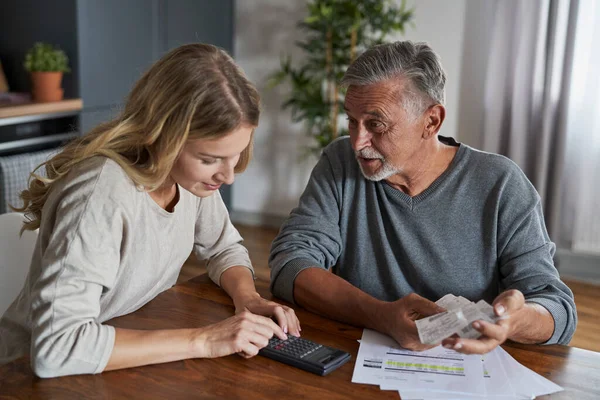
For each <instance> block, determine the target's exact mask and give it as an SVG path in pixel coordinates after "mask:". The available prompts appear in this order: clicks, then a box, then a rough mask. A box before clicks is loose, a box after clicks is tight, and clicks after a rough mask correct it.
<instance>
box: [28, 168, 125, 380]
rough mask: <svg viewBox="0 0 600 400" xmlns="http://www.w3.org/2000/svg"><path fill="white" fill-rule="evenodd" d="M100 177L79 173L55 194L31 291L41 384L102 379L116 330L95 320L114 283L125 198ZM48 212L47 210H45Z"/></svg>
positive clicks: (34, 360) (33, 356)
mask: <svg viewBox="0 0 600 400" xmlns="http://www.w3.org/2000/svg"><path fill="white" fill-rule="evenodd" d="M101 178H102V172H100V173H98V171H96V173H94V171H91V172H88V173H83V174H80V175H79V176H77V177H75V178H74V179H70V181H69V183H68V184H66V186H65V187H64V188H63V190H61V191H60V194H55V195H53V196H56V197H57V198H55V199H53V200H52V201H51V203H52V204H53V205H56V208H55V209H54V210H47V212H49V213H54V216H53V218H54V219H55V221H54V228H53V230H52V231H51V233H50V234H49V235H48V237H46V238H44V237H40V238H39V239H38V240H43V241H46V240H47V241H48V243H47V246H45V249H46V250H45V252H44V254H42V266H43V268H42V272H41V275H40V276H39V278H38V279H37V280H36V281H35V282H34V283H33V286H32V303H31V314H30V318H31V319H30V321H31V332H32V333H31V336H32V337H31V364H32V370H33V371H34V373H35V374H36V375H38V376H40V377H56V376H63V375H76V374H90V373H99V372H102V371H103V370H104V368H105V366H106V364H107V363H108V360H109V358H110V355H111V352H112V349H113V346H114V340H115V330H114V328H113V327H111V326H108V325H103V324H101V323H100V322H99V321H98V316H99V314H100V296H101V294H102V292H103V290H108V289H109V288H111V287H112V286H113V284H114V281H115V277H116V273H117V269H118V266H119V262H120V245H121V240H122V238H123V231H124V229H125V223H124V218H123V215H124V214H123V211H122V210H121V208H120V207H119V201H120V200H119V198H118V196H119V195H120V194H119V193H118V192H119V191H115V190H111V189H110V182H108V180H107V179H104V180H103V179H101ZM44 212H46V210H45V211H44Z"/></svg>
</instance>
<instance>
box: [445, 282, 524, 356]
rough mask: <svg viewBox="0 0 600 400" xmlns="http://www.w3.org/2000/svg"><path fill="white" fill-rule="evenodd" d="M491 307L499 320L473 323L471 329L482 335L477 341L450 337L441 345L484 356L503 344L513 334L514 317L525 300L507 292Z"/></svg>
mask: <svg viewBox="0 0 600 400" xmlns="http://www.w3.org/2000/svg"><path fill="white" fill-rule="evenodd" d="M492 306H493V307H494V313H495V314H496V315H497V316H498V317H501V319H500V320H498V321H497V322H496V323H495V324H491V323H489V322H486V321H475V322H473V327H474V328H475V329H477V330H478V331H479V332H480V333H481V335H482V336H481V337H479V339H463V338H459V337H450V338H447V339H444V340H443V341H442V345H443V346H444V347H446V348H449V349H454V350H456V351H458V352H460V353H464V354H485V353H489V352H490V351H492V350H494V349H495V348H496V347H498V346H499V345H501V344H502V343H504V342H505V341H506V339H508V338H509V337H510V336H511V335H512V333H513V330H514V324H515V322H516V318H515V317H516V316H517V315H518V313H519V312H520V311H522V310H523V308H524V306H525V298H524V297H523V293H521V292H520V291H518V290H507V291H506V292H503V293H501V294H500V295H499V296H498V297H496V299H495V300H494V302H493V303H492Z"/></svg>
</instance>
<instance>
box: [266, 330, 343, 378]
mask: <svg viewBox="0 0 600 400" xmlns="http://www.w3.org/2000/svg"><path fill="white" fill-rule="evenodd" d="M258 354H260V355H261V356H264V357H267V358H271V359H273V360H276V361H279V362H282V363H284V364H288V365H291V366H293V367H297V368H300V369H303V370H305V371H308V372H312V373H313V374H317V375H322V376H323V375H327V374H328V373H330V372H331V371H333V370H334V369H336V368H338V367H340V366H342V365H344V364H345V363H346V362H348V360H350V358H351V356H350V354H349V353H346V352H345V351H342V350H338V349H334V348H333V347H327V346H323V345H321V344H318V343H315V342H312V341H310V340H307V339H303V338H299V337H297V336H292V335H288V338H287V340H281V339H279V338H278V337H276V336H273V337H272V338H271V339H270V340H269V344H268V345H267V346H266V347H264V348H263V349H261V350H260V351H259V352H258Z"/></svg>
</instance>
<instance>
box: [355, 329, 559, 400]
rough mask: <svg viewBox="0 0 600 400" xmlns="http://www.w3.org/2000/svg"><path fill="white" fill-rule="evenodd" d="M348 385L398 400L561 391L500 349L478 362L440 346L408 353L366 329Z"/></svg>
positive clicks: (501, 399)
mask: <svg viewBox="0 0 600 400" xmlns="http://www.w3.org/2000/svg"><path fill="white" fill-rule="evenodd" d="M352 382H354V383H364V384H371V385H379V386H380V388H381V389H382V390H395V391H398V392H399V393H401V396H402V399H403V400H417V399H419V400H450V399H457V400H458V399H460V400H468V399H496V400H509V399H511V400H512V399H533V398H535V396H541V395H543V394H550V393H555V392H557V391H561V390H563V389H562V388H561V387H560V386H558V385H556V384H554V383H552V382H550V381H549V380H547V379H545V378H544V377H542V376H540V375H538V374H536V373H535V372H533V371H531V370H530V369H528V368H526V367H524V366H523V365H521V364H519V363H518V362H517V361H516V360H515V359H513V358H512V357H511V356H510V355H509V354H508V353H507V352H506V351H505V350H504V349H502V348H501V347H498V348H497V349H495V350H494V351H492V352H490V353H488V354H486V355H484V356H481V355H463V354H460V353H457V352H455V351H454V350H449V349H445V348H443V347H441V346H438V347H435V348H433V349H431V350H426V351H423V352H413V351H409V350H406V349H403V348H401V347H400V346H399V345H398V344H397V343H396V342H395V341H394V340H393V339H392V338H390V337H388V336H385V335H383V334H380V333H378V332H375V331H372V330H369V329H365V330H363V336H362V339H361V340H360V347H359V350H358V355H357V358H356V364H355V367H354V374H353V376H352Z"/></svg>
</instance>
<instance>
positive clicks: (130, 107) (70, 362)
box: [0, 44, 300, 377]
mask: <svg viewBox="0 0 600 400" xmlns="http://www.w3.org/2000/svg"><path fill="white" fill-rule="evenodd" d="M258 118H259V96H258V93H257V91H256V89H255V88H254V87H253V85H252V84H251V83H250V82H249V81H248V80H247V79H246V78H245V76H244V74H243V72H242V71H241V70H240V69H239V68H238V67H237V66H236V65H235V64H234V62H233V60H232V59H231V58H230V57H229V56H228V55H227V54H226V53H225V52H223V51H222V50H219V49H217V48H216V47H214V46H210V45H204V44H191V45H186V46H182V47H179V48H177V49H175V50H173V51H171V52H170V53H168V54H167V55H165V56H164V57H163V58H162V59H161V60H159V61H158V62H157V63H156V64H155V65H153V66H152V67H151V68H150V70H149V71H147V72H146V73H145V74H144V76H143V77H142V78H141V79H140V80H139V82H137V84H136V85H135V87H134V88H133V91H132V92H131V94H130V95H129V98H128V100H127V103H126V106H125V108H124V110H123V111H122V113H121V115H120V116H119V117H118V118H116V119H115V120H114V121H111V122H108V123H106V124H103V125H100V126H98V127H97V128H95V129H94V130H92V131H91V132H90V133H89V134H87V135H86V136H83V137H82V138H80V139H78V140H76V141H75V142H72V143H70V144H69V145H68V146H66V148H65V149H64V150H63V151H62V152H61V153H60V154H58V155H56V156H55V157H54V158H52V159H51V160H49V161H48V162H47V163H45V169H46V173H47V178H42V177H39V176H37V175H34V179H32V180H31V182H30V185H29V189H28V190H25V191H24V192H23V193H22V195H21V196H22V198H23V200H24V207H23V208H22V209H21V210H22V211H24V212H25V213H26V215H28V216H29V218H30V222H28V223H26V224H25V226H24V229H32V230H33V229H36V228H38V227H39V237H38V241H37V244H36V247H35V251H34V254H33V258H32V262H31V267H30V271H29V275H28V278H27V281H26V283H25V286H24V288H23V290H22V291H21V293H20V295H19V296H18V298H17V299H16V300H15V302H14V303H13V304H12V305H11V306H10V308H9V309H8V310H7V311H6V313H5V314H4V316H3V317H2V319H1V320H0V363H3V362H8V361H10V360H13V359H15V358H17V357H20V356H23V355H26V354H29V356H30V358H31V365H32V368H33V371H34V372H35V373H36V374H37V375H38V376H41V377H53V376H60V375H72V374H87V373H99V372H102V371H106V370H113V369H120V368H127V367H134V366H140V365H146V364H155V363H162V362H169V361H175V360H181V359H186V358H199V357H219V356H225V355H228V354H233V353H239V354H241V355H243V356H245V357H251V356H254V355H256V354H257V352H258V350H259V349H260V348H262V347H264V346H265V345H266V344H267V342H268V339H269V338H270V337H271V336H273V335H276V336H278V337H280V338H282V339H285V338H286V333H290V334H294V335H299V334H300V332H299V331H300V325H299V322H298V319H297V318H296V315H295V314H294V311H293V310H292V309H290V308H288V307H283V306H281V305H278V304H276V303H273V302H270V301H267V300H265V299H263V298H261V297H260V296H259V294H258V293H257V292H256V290H255V288H254V282H253V270H252V266H251V264H250V260H249V258H248V252H247V250H246V249H245V248H244V247H243V246H242V245H241V237H240V235H239V233H238V232H237V231H236V229H235V228H234V227H233V226H232V224H231V222H230V221H229V216H228V213H227V210H226V208H225V206H224V204H223V201H222V199H221V197H220V195H219V191H218V189H219V187H220V186H221V185H222V184H231V183H232V182H233V179H234V173H235V172H241V171H243V170H244V169H245V168H246V166H247V164H248V162H249V160H250V156H251V150H252V135H253V130H254V128H255V127H256V126H257V124H258ZM192 250H193V251H194V252H195V254H196V256H197V257H198V258H200V259H203V260H208V263H207V269H208V273H209V276H210V278H211V279H212V280H213V281H214V282H215V283H216V284H218V285H220V286H221V287H222V288H223V289H224V290H225V291H226V292H227V293H228V294H229V295H230V296H231V297H232V299H233V302H234V304H235V309H236V315H235V316H233V317H231V318H228V319H226V320H224V321H222V322H220V323H217V324H214V325H210V326H204V327H198V328H196V329H173V330H155V331H137V330H129V329H121V328H114V327H112V326H109V325H105V324H103V322H104V321H106V320H109V319H111V318H114V317H117V316H120V315H124V314H128V313H131V312H133V311H135V310H137V309H138V308H140V307H142V306H143V305H144V304H146V303H147V302H149V301H150V300H152V299H153V298H154V297H156V296H157V295H158V294H159V293H161V292H162V291H164V290H166V289H168V288H170V287H171V286H173V285H174V284H175V282H176V280H177V276H178V274H179V270H180V268H181V266H182V265H183V263H184V261H185V260H186V259H187V257H188V255H189V254H190V252H191V251H192ZM259 314H260V315H259ZM270 317H274V320H275V321H277V323H276V322H274V321H273V319H271V318H270Z"/></svg>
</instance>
